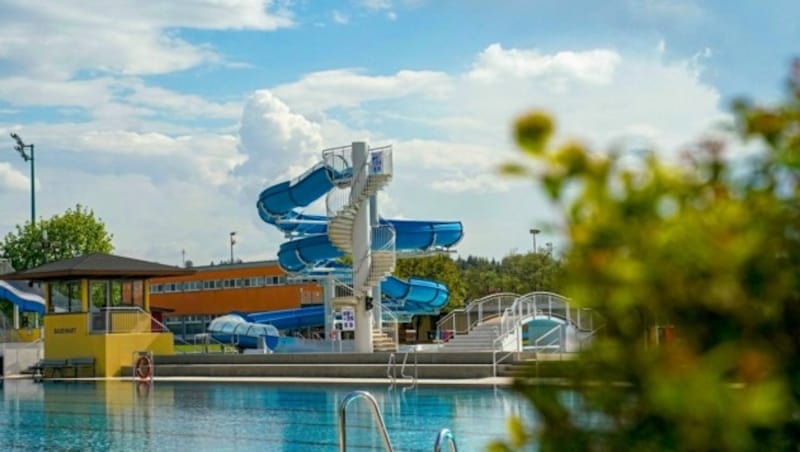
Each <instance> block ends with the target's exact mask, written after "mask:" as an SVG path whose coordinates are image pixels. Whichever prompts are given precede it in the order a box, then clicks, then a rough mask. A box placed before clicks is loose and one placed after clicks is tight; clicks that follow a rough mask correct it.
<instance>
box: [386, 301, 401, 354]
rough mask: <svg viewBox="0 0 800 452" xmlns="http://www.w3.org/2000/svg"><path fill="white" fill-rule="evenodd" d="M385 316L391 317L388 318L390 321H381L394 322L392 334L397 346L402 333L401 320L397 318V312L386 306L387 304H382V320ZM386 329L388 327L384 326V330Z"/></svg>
mask: <svg viewBox="0 0 800 452" xmlns="http://www.w3.org/2000/svg"><path fill="white" fill-rule="evenodd" d="M383 317H389V320H388V322H386V321H383V322H381V323H383V324H386V323H393V324H394V326H393V327H391V328H392V336H393V338H394V343H395V346H397V344H399V343H400V333H399V331H398V330H399V329H400V321H399V319H398V318H397V315H395V313H394V312H393V311H392V310H391V309H389V308H388V307H386V306H381V320H383ZM385 329H386V327H383V330H385Z"/></svg>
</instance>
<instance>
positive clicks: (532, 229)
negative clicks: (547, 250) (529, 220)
mask: <svg viewBox="0 0 800 452" xmlns="http://www.w3.org/2000/svg"><path fill="white" fill-rule="evenodd" d="M528 232H530V233H531V237H533V252H534V253H535V252H536V234H538V233H540V232H542V231H541V229H536V228H531V230H530V231H528Z"/></svg>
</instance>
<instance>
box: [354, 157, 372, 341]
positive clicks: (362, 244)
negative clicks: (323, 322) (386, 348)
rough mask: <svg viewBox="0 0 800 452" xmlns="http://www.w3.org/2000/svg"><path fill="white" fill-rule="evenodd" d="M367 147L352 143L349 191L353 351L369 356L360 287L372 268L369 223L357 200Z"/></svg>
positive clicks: (365, 203) (363, 185) (367, 316)
mask: <svg viewBox="0 0 800 452" xmlns="http://www.w3.org/2000/svg"><path fill="white" fill-rule="evenodd" d="M368 157H369V148H368V147H367V143H365V142H363V141H358V142H354V143H353V144H352V160H353V183H352V186H351V187H352V188H351V202H357V203H358V206H356V208H357V209H358V210H357V211H356V216H355V220H354V222H353V292H354V293H353V294H354V295H355V297H356V331H355V351H356V352H357V353H372V312H371V311H367V309H366V303H365V297H366V295H367V293H366V292H365V291H364V288H365V287H366V286H367V279H369V269H370V267H371V266H372V253H371V250H370V248H372V246H371V243H370V242H371V240H372V233H371V232H372V231H371V228H370V224H369V199H368V198H364V199H361V200H360V201H359V196H358V195H359V194H361V193H363V192H364V191H365V190H366V189H367V177H368V176H369V166H368V164H369V162H368Z"/></svg>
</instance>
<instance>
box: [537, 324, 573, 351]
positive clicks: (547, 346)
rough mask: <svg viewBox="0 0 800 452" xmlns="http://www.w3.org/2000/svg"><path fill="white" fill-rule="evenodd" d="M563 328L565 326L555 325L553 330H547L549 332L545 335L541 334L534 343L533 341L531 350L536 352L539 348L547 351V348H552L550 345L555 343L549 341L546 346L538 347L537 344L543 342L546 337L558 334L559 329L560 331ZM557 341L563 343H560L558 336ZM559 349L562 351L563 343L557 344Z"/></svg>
mask: <svg viewBox="0 0 800 452" xmlns="http://www.w3.org/2000/svg"><path fill="white" fill-rule="evenodd" d="M564 326H565V325H556V326H554V327H553V328H550V329H549V330H548V331H547V332H546V333H544V334H542V335H541V336H539V337H537V338H536V340H535V341H533V349H534V350H537V351H538V350H539V349H540V348H547V349H549V348H552V345H553V344H554V343H555V342H554V341H551V342H549V343H548V344H547V345H539V343H540V342H541V341H543V340H544V338H546V337H548V336H550V335H552V334H553V333H556V332H559V333H560V332H561V329H562V328H563V327H564ZM558 341H559V342H563V341H561V337H560V336H559V338H558ZM559 348H560V349H561V350H562V351H563V348H564V344H563V343H559Z"/></svg>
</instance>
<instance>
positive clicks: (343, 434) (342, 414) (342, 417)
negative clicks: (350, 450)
mask: <svg viewBox="0 0 800 452" xmlns="http://www.w3.org/2000/svg"><path fill="white" fill-rule="evenodd" d="M360 398H364V399H367V401H368V402H369V407H370V409H371V411H372V418H373V419H374V420H375V422H376V423H377V424H378V428H379V430H380V433H381V439H382V440H383V448H384V450H386V451H389V452H392V451H393V450H394V449H392V443H391V441H389V433H388V432H387V431H386V424H385V423H384V422H383V416H382V415H381V409H380V408H379V407H378V402H377V401H376V400H375V397H373V396H372V394H370V393H368V392H366V391H353V392H351V393H349V394H347V395H346V396H344V399H342V401H341V402H340V403H339V452H346V451H347V420H346V414H347V406H348V405H350V402H352V401H353V400H356V399H360Z"/></svg>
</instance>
